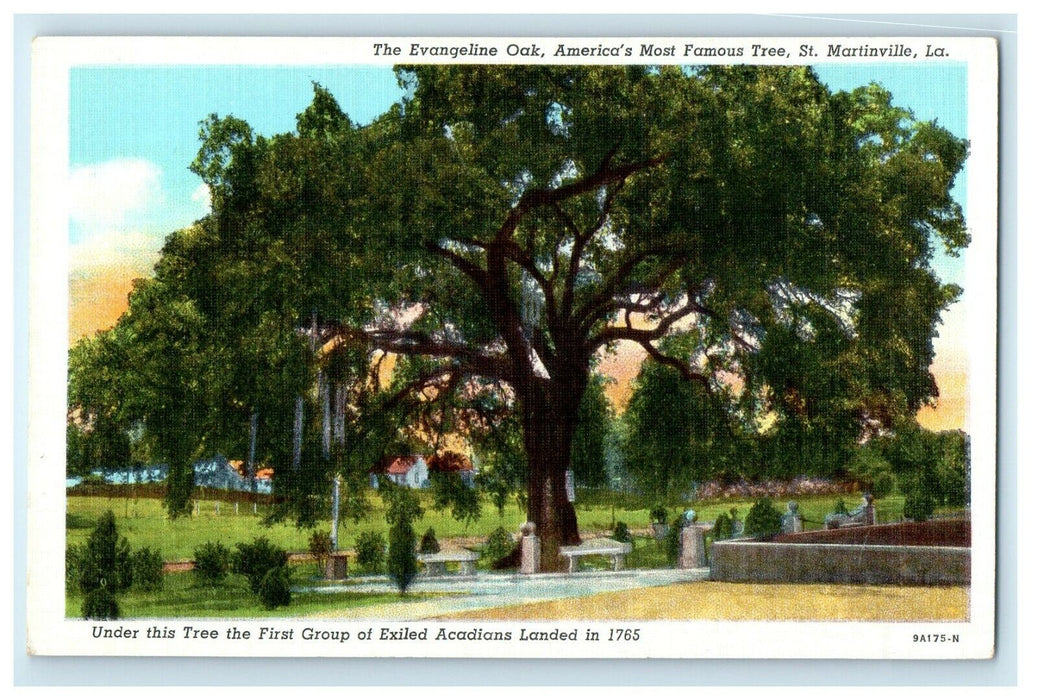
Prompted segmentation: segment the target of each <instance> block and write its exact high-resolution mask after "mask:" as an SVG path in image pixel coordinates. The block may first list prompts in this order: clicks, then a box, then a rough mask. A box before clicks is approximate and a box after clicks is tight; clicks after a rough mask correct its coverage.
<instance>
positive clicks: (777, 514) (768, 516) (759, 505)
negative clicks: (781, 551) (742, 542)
mask: <svg viewBox="0 0 1038 700" xmlns="http://www.w3.org/2000/svg"><path fill="white" fill-rule="evenodd" d="M743 531H744V532H745V533H746V535H747V536H749V537H758V538H762V539H770V538H771V537H774V536H775V535H777V534H778V533H780V532H782V511H780V510H779V509H778V508H776V507H775V506H774V505H772V503H771V499H770V498H761V499H760V500H758V501H756V502H755V503H754V504H753V505H752V506H751V507H750V512H748V513H747V514H746V524H745V526H744V529H743Z"/></svg>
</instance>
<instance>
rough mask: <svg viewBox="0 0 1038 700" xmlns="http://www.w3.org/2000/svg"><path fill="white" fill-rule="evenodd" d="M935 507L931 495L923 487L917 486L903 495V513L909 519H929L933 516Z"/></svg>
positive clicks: (917, 520)
mask: <svg viewBox="0 0 1038 700" xmlns="http://www.w3.org/2000/svg"><path fill="white" fill-rule="evenodd" d="M935 508H936V505H935V504H934V499H933V496H931V495H930V493H929V492H928V491H926V490H925V489H923V488H920V487H918V486H917V487H915V488H913V489H912V490H911V491H909V492H908V495H906V496H905V509H904V514H905V517H906V518H908V519H909V520H914V521H916V522H923V521H924V520H929V519H930V517H931V516H933V513H934V509H935Z"/></svg>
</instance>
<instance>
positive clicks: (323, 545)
mask: <svg viewBox="0 0 1038 700" xmlns="http://www.w3.org/2000/svg"><path fill="white" fill-rule="evenodd" d="M331 554H332V536H331V535H330V534H328V533H327V532H322V531H320V530H314V531H313V532H312V533H311V534H310V556H312V557H313V558H314V560H315V561H316V562H317V568H318V570H319V571H321V572H322V573H323V572H324V568H325V565H326V564H327V563H328V557H330V556H331Z"/></svg>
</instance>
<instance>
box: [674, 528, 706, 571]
mask: <svg viewBox="0 0 1038 700" xmlns="http://www.w3.org/2000/svg"><path fill="white" fill-rule="evenodd" d="M704 566H706V538H705V537H704V536H703V529H702V528H701V527H699V526H698V525H696V524H695V523H689V524H688V525H686V526H685V527H683V528H681V551H680V554H679V555H678V568H679V569H700V568H702V567H704Z"/></svg>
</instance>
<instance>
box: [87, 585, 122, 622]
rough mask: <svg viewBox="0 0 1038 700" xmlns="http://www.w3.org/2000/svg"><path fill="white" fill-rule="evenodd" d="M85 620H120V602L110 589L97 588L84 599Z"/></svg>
mask: <svg viewBox="0 0 1038 700" xmlns="http://www.w3.org/2000/svg"><path fill="white" fill-rule="evenodd" d="M81 612H82V613H83V619H84V620H118V619H119V602H118V601H117V600H116V599H115V594H114V593H112V591H110V590H109V589H108V588H106V587H105V588H95V589H94V590H92V591H90V592H89V593H87V594H86V597H84V598H83V607H82V609H81Z"/></svg>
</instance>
